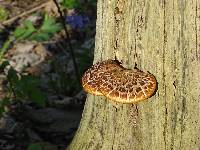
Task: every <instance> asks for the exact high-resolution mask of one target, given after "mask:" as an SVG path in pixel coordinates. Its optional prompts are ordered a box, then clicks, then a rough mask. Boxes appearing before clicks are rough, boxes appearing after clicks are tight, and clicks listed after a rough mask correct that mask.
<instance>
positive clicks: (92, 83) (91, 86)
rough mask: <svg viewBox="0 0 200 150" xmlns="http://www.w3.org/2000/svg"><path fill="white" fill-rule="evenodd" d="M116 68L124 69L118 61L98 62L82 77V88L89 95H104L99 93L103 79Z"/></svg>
mask: <svg viewBox="0 0 200 150" xmlns="http://www.w3.org/2000/svg"><path fill="white" fill-rule="evenodd" d="M115 68H119V69H120V68H123V67H122V66H121V65H120V63H119V62H118V61H116V60H110V59H109V60H106V61H103V62H98V63H96V64H95V65H93V66H92V67H91V68H89V69H88V70H87V71H86V72H85V73H84V74H83V77H82V86H83V88H84V90H85V91H86V92H88V93H91V94H94V95H103V94H102V93H101V91H99V85H101V84H102V80H101V77H102V75H103V74H104V73H105V72H108V71H111V70H113V69H115Z"/></svg>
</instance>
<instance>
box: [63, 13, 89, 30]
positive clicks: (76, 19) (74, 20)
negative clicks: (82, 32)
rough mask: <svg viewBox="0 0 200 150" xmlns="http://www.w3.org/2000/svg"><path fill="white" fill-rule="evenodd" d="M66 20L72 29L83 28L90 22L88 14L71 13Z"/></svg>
mask: <svg viewBox="0 0 200 150" xmlns="http://www.w3.org/2000/svg"><path fill="white" fill-rule="evenodd" d="M66 22H67V23H68V24H69V25H70V26H71V27H72V29H83V28H84V27H85V26H86V25H87V24H88V22H89V18H88V17H87V16H82V15H77V14H75V15H71V16H67V17H66Z"/></svg>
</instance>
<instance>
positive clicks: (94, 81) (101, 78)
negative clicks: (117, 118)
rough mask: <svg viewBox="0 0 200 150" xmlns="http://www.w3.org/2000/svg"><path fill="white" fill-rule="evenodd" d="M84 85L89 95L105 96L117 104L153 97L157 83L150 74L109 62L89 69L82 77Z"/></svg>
mask: <svg viewBox="0 0 200 150" xmlns="http://www.w3.org/2000/svg"><path fill="white" fill-rule="evenodd" d="M82 85H83V88H84V90H85V91H86V92H88V93H91V94H94V95H104V96H106V97H107V98H109V99H111V100H113V101H116V102H121V103H134V102H138V101H141V100H145V99H147V98H149V97H151V96H152V95H153V93H154V92H155V90H156V86H157V82H156V79H155V77H154V76H153V75H152V74H150V73H148V72H143V71H141V70H139V69H134V70H129V69H126V68H124V67H122V66H121V65H120V63H119V62H118V61H116V60H107V61H103V62H99V63H97V64H95V65H93V66H92V67H91V68H90V69H88V70H87V71H86V72H85V73H84V75H83V77H82Z"/></svg>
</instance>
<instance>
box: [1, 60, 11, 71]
mask: <svg viewBox="0 0 200 150" xmlns="http://www.w3.org/2000/svg"><path fill="white" fill-rule="evenodd" d="M8 65H9V62H8V61H3V62H2V63H1V66H0V72H3V71H4V69H5V68H6V67H7V66H8Z"/></svg>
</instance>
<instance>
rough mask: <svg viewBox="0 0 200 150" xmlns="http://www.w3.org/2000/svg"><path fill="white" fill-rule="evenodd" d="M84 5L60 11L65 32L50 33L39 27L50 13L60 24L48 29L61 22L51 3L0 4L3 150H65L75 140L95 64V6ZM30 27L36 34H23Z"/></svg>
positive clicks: (18, 1)
mask: <svg viewBox="0 0 200 150" xmlns="http://www.w3.org/2000/svg"><path fill="white" fill-rule="evenodd" d="M91 1H92V0H91ZM81 2H82V4H85V5H83V6H81V11H79V10H77V8H76V9H74V8H71V6H69V7H70V8H69V9H67V11H66V10H65V9H63V8H62V7H61V9H63V12H65V16H64V19H66V21H65V23H66V27H67V33H66V32H65V30H64V29H63V28H62V29H61V30H59V31H58V32H56V33H52V32H53V31H49V32H51V34H49V35H47V34H46V33H45V34H44V33H43V30H42V29H43V28H39V27H40V25H41V24H42V23H43V22H44V20H45V19H46V18H47V20H48V17H47V14H48V16H51V17H52V18H54V19H55V21H56V22H54V21H52V20H48V21H47V27H46V28H47V29H48V23H49V24H50V23H52V26H51V24H50V25H49V28H51V29H52V30H54V29H55V30H56V28H57V29H58V26H57V23H58V22H62V18H61V19H60V14H59V13H58V11H57V7H56V5H55V3H54V1H53V0H48V1H46V0H42V1H40V0H26V1H23V0H6V1H4V0H0V50H1V51H3V50H4V52H0V62H1V66H0V114H1V116H0V150H26V149H27V150H32V149H37V150H40V149H41V150H64V149H65V148H66V147H67V146H68V145H69V143H70V142H71V140H72V138H73V136H74V134H75V132H76V130H77V128H78V125H79V122H80V119H81V114H82V111H83V107H84V103H85V99H86V93H85V92H84V91H83V90H82V88H81V83H80V79H81V75H82V74H83V73H84V71H85V70H86V69H87V68H88V67H89V66H90V65H91V64H92V61H93V49H94V36H95V21H96V6H94V5H91V2H90V1H87V2H86V1H81ZM67 5H68V4H67ZM79 7H80V6H79ZM27 20H28V21H27ZM51 21H52V22H51ZM24 22H28V23H24ZM30 22H31V23H30ZM24 24H25V27H26V28H25V27H23V25H24ZM43 24H44V23H43ZM60 24H62V23H60ZM32 25H34V28H36V29H38V30H34V32H32V31H31V32H30V33H27V35H25V34H21V33H20V35H19V31H22V29H23V30H24V29H26V31H29V29H30V28H32ZM54 27H55V28H54ZM17 28H18V29H19V30H18V31H16V29H17ZM26 31H24V33H26ZM31 34H32V35H31ZM67 34H68V35H67ZM13 35H15V38H12V37H13ZM16 35H17V36H16ZM50 35H51V36H52V37H51V38H50ZM9 39H12V41H11V42H10V43H9V42H8V43H9V44H7V45H6V44H5V43H6V42H7V41H9ZM5 46H7V47H6V48H5ZM1 55H2V56H1ZM73 55H74V56H73ZM74 61H75V63H76V65H75V64H74ZM2 62H8V64H9V65H6V67H5V66H3V65H2ZM2 66H3V67H2ZM2 68H3V69H2Z"/></svg>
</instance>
